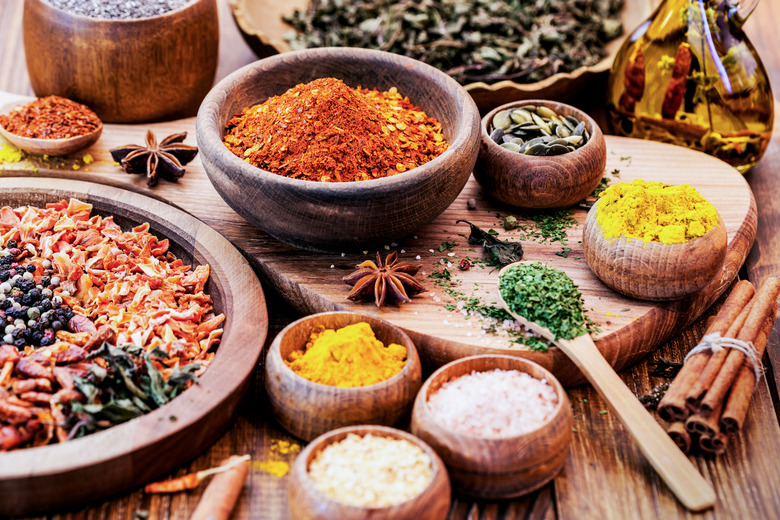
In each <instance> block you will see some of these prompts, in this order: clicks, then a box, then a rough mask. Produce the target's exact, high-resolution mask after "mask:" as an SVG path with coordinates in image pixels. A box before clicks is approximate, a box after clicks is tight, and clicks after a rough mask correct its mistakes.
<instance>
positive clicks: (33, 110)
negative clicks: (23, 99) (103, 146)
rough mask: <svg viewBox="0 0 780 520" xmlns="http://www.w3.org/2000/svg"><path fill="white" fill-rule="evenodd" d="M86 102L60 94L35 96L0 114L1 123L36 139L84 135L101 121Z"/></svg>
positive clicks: (11, 130) (10, 130)
mask: <svg viewBox="0 0 780 520" xmlns="http://www.w3.org/2000/svg"><path fill="white" fill-rule="evenodd" d="M101 124H102V123H101V121H100V119H99V118H98V116H97V115H95V113H94V112H93V111H92V110H90V109H89V108H87V107H86V106H84V105H82V104H80V103H76V102H75V101H71V100H70V99H65V98H63V97H59V96H48V97H45V98H40V99H36V100H35V101H33V102H32V103H29V104H27V105H24V106H20V107H17V108H15V109H14V110H12V111H11V112H10V113H9V114H8V115H5V116H0V125H2V126H3V127H4V128H5V129H6V130H8V131H9V132H11V133H12V134H16V135H20V136H22V137H32V138H36V139H66V138H68V137H76V136H79V135H86V134H89V133H91V132H93V131H95V130H97V128H98V127H99V126H100V125H101Z"/></svg>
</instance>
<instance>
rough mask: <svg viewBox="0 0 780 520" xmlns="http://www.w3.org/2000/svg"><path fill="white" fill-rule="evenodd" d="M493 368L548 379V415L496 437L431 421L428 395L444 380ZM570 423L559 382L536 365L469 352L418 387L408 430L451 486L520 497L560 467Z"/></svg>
mask: <svg viewBox="0 0 780 520" xmlns="http://www.w3.org/2000/svg"><path fill="white" fill-rule="evenodd" d="M495 369H501V370H519V371H520V372H526V373H527V374H529V375H531V376H533V377H535V378H537V379H545V380H547V382H548V383H549V384H550V385H552V386H553V387H554V388H555V392H556V394H558V406H557V408H556V409H555V412H554V413H553V415H552V417H551V418H550V419H549V420H548V421H547V422H545V423H544V424H543V425H542V426H540V427H539V428H537V429H536V430H533V431H531V432H529V433H526V434H524V435H519V436H514V437H499V438H481V437H474V436H471V435H467V434H463V433H458V432H456V431H452V430H450V429H448V428H445V427H444V426H442V425H441V424H440V423H438V422H437V421H436V420H435V418H434V417H433V416H432V414H431V410H430V408H429V407H428V397H429V396H430V395H432V394H434V393H435V392H436V391H437V390H438V389H439V388H441V386H442V385H443V384H444V383H446V382H448V381H452V380H454V379H457V378H458V377H461V376H464V375H467V374H471V373H472V372H475V371H476V372H486V371H489V370H495ZM573 422H574V419H573V416H572V411H571V406H570V405H569V398H568V397H567V396H566V392H565V391H564V390H563V387H562V386H561V384H560V383H559V382H558V380H557V379H555V377H553V375H552V374H551V373H550V372H548V371H547V370H545V369H543V368H542V367H540V366H539V365H537V364H536V363H533V362H531V361H527V360H525V359H522V358H518V357H512V356H472V357H467V358H463V359H459V360H457V361H453V362H452V363H449V364H447V365H444V366H443V367H441V368H440V369H439V370H437V371H436V372H434V373H433V375H431V377H429V378H428V380H427V381H426V382H425V384H424V385H423V386H422V388H421V389H420V393H418V394H417V399H416V400H415V402H414V410H413V411H412V433H413V434H414V435H417V436H418V437H420V438H421V439H422V440H424V441H425V442H427V443H428V444H430V445H431V447H432V448H433V449H434V450H435V451H436V453H438V454H439V456H441V458H442V460H444V464H445V465H446V466H447V470H448V472H449V474H450V479H452V485H453V488H454V489H455V490H456V491H458V492H460V493H464V494H466V495H470V496H475V497H480V498H486V499H498V498H513V497H518V496H520V495H525V494H526V493H530V492H531V491H534V490H536V489H539V488H540V487H542V486H543V485H545V484H546V483H548V482H549V481H550V480H552V479H553V477H555V475H557V474H558V472H560V470H561V468H563V463H564V461H565V459H566V453H568V451H569V445H570V444H571V440H572V424H573Z"/></svg>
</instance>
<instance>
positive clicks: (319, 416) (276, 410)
mask: <svg viewBox="0 0 780 520" xmlns="http://www.w3.org/2000/svg"><path fill="white" fill-rule="evenodd" d="M421 384H422V369H421V366H420V358H419V357H418V355H417V350H416V349H415V347H414V343H413V342H412V340H411V339H410V338H409V336H408V335H407V334H406V333H405V332H404V331H403V330H401V329H400V328H398V327H396V326H395V325H393V324H391V323H389V322H387V321H385V320H382V319H379V318H373V317H371V316H363V315H360V314H355V313H351V312H324V313H320V314H313V315H311V316H306V317H304V318H301V319H300V320H298V321H295V322H293V323H291V324H290V325H288V326H287V327H286V328H285V329H284V330H282V331H281V332H280V333H279V335H278V336H276V338H275V339H274V341H273V343H272V344H271V347H270V348H269V350H268V356H267V357H266V361H265V387H266V391H267V393H268V400H269V401H270V403H271V410H272V411H273V414H274V417H275V418H276V420H277V421H279V424H280V425H281V426H282V427H283V428H284V429H285V430H287V431H288V432H290V433H292V434H293V435H295V436H296V437H299V438H301V439H304V440H307V441H309V440H311V439H313V438H315V437H317V436H318V435H321V434H323V433H325V432H328V431H330V430H333V429H335V428H340V427H343V426H351V425H356V424H378V425H384V426H392V425H393V424H395V423H396V422H398V421H399V419H401V418H402V417H404V416H406V417H408V413H409V410H410V409H411V406H412V402H413V401H414V397H415V395H417V391H418V390H419V389H420V385H421Z"/></svg>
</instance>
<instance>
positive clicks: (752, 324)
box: [700, 277, 780, 413]
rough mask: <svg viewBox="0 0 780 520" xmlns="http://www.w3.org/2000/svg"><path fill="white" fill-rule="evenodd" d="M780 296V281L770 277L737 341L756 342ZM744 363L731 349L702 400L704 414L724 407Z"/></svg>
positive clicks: (758, 293) (759, 290)
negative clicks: (725, 399) (724, 401)
mask: <svg viewBox="0 0 780 520" xmlns="http://www.w3.org/2000/svg"><path fill="white" fill-rule="evenodd" d="M778 294H780V279H778V278H775V277H770V278H769V279H768V280H767V281H766V282H764V284H763V285H762V286H761V287H760V288H759V289H758V292H756V296H755V298H754V301H755V303H754V304H753V308H752V309H751V310H750V314H749V315H748V318H747V321H746V322H745V325H744V326H743V327H742V330H740V331H739V334H737V336H736V339H738V340H740V341H745V342H755V341H756V339H757V337H758V335H759V333H760V332H761V329H762V327H764V321H765V319H766V317H767V316H768V315H771V314H773V313H774V310H775V305H776V303H775V302H776V300H777V296H778ZM744 362H745V355H744V354H743V353H742V352H740V351H739V350H736V349H729V353H728V355H727V356H726V361H724V363H723V366H722V367H721V370H720V372H719V373H718V377H717V378H715V381H713V383H712V386H711V387H710V389H709V390H708V391H707V394H706V395H705V396H704V399H702V402H701V407H700V408H701V411H702V412H704V413H711V412H712V410H714V409H715V408H717V407H718V406H722V405H723V400H724V398H725V397H726V393H727V392H728V391H729V389H730V388H731V386H732V384H733V383H734V380H735V379H736V377H737V375H738V374H739V370H740V369H741V368H742V366H743V364H744Z"/></svg>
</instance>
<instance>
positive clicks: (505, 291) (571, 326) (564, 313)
mask: <svg viewBox="0 0 780 520" xmlns="http://www.w3.org/2000/svg"><path fill="white" fill-rule="evenodd" d="M498 290H499V292H500V293H501V297H502V298H503V299H504V301H505V302H506V304H507V305H508V306H509V309H510V310H511V311H512V312H514V313H515V314H519V315H520V316H523V317H524V318H526V319H527V320H529V321H532V322H534V323H537V324H539V325H541V326H542V327H546V328H548V329H550V331H551V332H552V333H553V334H554V335H555V338H556V339H558V338H562V339H573V338H576V337H577V336H582V335H584V334H588V333H589V332H592V331H596V330H597V328H596V325H595V324H594V323H593V322H592V321H591V320H590V319H589V318H587V317H586V316H585V309H584V306H583V301H582V293H580V291H579V289H577V286H576V285H574V282H573V281H572V279H571V278H569V277H568V276H567V275H566V273H564V272H563V271H560V270H558V269H555V268H553V267H550V266H548V265H545V264H543V263H541V262H524V263H520V264H516V265H513V266H511V267H510V268H508V269H507V270H506V271H504V272H503V273H501V275H500V276H499V278H498Z"/></svg>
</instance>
